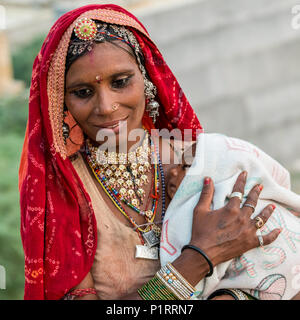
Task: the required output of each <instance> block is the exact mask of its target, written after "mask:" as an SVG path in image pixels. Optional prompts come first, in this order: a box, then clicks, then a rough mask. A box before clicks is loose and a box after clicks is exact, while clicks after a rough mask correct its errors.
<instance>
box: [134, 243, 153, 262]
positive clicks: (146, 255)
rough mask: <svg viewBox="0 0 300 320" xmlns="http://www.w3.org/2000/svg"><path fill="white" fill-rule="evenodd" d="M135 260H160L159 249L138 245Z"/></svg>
mask: <svg viewBox="0 0 300 320" xmlns="http://www.w3.org/2000/svg"><path fill="white" fill-rule="evenodd" d="M135 258H136V259H150V260H157V259H158V247H152V248H149V247H148V246H146V245H144V246H143V245H136V246H135Z"/></svg>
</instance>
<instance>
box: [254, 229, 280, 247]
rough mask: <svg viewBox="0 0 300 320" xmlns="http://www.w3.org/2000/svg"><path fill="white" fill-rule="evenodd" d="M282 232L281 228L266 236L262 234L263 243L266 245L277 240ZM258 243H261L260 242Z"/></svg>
mask: <svg viewBox="0 0 300 320" xmlns="http://www.w3.org/2000/svg"><path fill="white" fill-rule="evenodd" d="M280 232H281V229H274V230H273V231H271V232H270V233H268V234H266V235H265V236H262V237H263V245H264V246H266V245H268V244H270V243H272V242H273V241H275V240H276V239H277V237H278V236H279V235H280ZM258 242H259V241H258ZM258 245H260V243H259V244H258Z"/></svg>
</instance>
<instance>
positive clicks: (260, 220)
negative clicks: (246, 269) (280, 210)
mask: <svg viewBox="0 0 300 320" xmlns="http://www.w3.org/2000/svg"><path fill="white" fill-rule="evenodd" d="M275 208H276V206H275V205H274V204H270V205H268V206H266V207H265V208H264V209H263V211H262V212H261V213H260V214H259V215H257V216H256V217H255V218H254V219H253V220H254V227H255V233H256V232H257V229H260V228H258V227H259V225H260V224H262V225H264V224H265V223H266V222H267V221H268V219H269V218H270V217H271V215H272V213H273V212H274V210H275ZM280 232H281V229H274V230H273V231H271V232H270V233H268V234H267V235H264V236H262V235H258V236H256V238H257V239H256V242H257V243H256V244H257V246H261V245H268V244H270V243H272V242H273V241H274V240H276V239H277V237H278V236H279V234H280ZM259 237H262V243H261V241H260V239H259Z"/></svg>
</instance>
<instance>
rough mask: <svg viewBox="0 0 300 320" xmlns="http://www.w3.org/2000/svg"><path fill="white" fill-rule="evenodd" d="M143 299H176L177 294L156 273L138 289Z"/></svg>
mask: <svg viewBox="0 0 300 320" xmlns="http://www.w3.org/2000/svg"><path fill="white" fill-rule="evenodd" d="M138 294H139V295H140V297H141V298H142V299H143V300H178V298H177V296H176V295H175V294H174V293H173V292H172V291H171V290H169V289H168V287H167V286H166V285H165V284H164V283H163V282H162V281H161V279H160V278H159V277H157V276H156V275H155V276H154V277H153V278H152V279H151V280H150V281H148V282H147V283H146V284H144V285H143V286H142V288H141V289H138Z"/></svg>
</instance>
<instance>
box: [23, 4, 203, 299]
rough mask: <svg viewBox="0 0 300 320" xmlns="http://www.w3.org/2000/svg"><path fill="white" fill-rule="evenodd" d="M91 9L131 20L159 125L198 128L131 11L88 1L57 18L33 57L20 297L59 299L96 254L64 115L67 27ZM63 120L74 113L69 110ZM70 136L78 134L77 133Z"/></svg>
mask: <svg viewBox="0 0 300 320" xmlns="http://www.w3.org/2000/svg"><path fill="white" fill-rule="evenodd" d="M90 13H92V15H89V16H90V17H94V18H95V19H96V18H98V20H102V21H106V22H112V23H118V24H121V25H125V26H128V27H129V28H130V30H131V31H132V32H133V33H134V35H135V36H136V38H137V39H138V41H139V43H140V46H141V49H142V51H143V53H144V56H145V59H146V62H145V66H146V69H147V71H148V74H149V76H150V78H151V80H152V82H153V83H154V84H155V85H156V87H157V89H158V95H157V100H158V101H159V103H160V105H161V107H160V116H159V119H158V121H157V123H156V127H157V128H158V129H161V128H167V129H172V128H179V129H181V130H183V129H195V130H196V129H201V126H200V123H199V121H198V119H197V116H196V114H195V113H194V111H193V110H192V108H191V106H190V105H189V103H188V101H187V100H186V98H185V95H184V94H183V92H182V90H181V88H180V87H179V85H178V83H177V80H176V78H175V77H174V75H173V73H172V72H171V71H170V69H169V68H168V66H167V65H166V63H165V62H164V60H163V58H162V56H161V54H160V52H159V51H158V49H157V48H156V46H155V45H154V43H153V42H152V41H151V39H150V38H149V36H148V33H147V31H146V30H145V28H144V27H143V25H142V24H141V23H140V22H139V21H138V20H137V19H136V18H135V17H134V16H133V15H132V14H130V13H129V12H127V11H126V10H124V9H123V8H121V7H119V6H116V5H88V6H84V7H81V8H79V9H75V10H73V11H70V12H68V13H66V14H65V15H63V16H62V17H60V18H59V19H58V21H57V22H56V23H55V24H54V26H53V27H52V28H51V30H50V32H49V34H48V36H47V37H46V40H45V41H44V43H43V46H42V48H41V51H40V53H39V54H38V56H37V57H36V59H35V61H34V65H33V72H32V82H31V88H30V99H29V117H28V122H27V128H26V134H25V140H24V146H23V150H22V156H21V163H20V169H19V190H20V206H21V237H22V242H23V247H24V253H25V294H24V298H25V299H61V298H62V297H63V296H64V295H65V294H66V293H67V292H68V291H69V290H70V289H71V288H73V287H74V286H76V285H77V284H78V283H80V282H81V281H82V280H83V279H84V277H85V276H86V274H87V273H88V271H89V270H90V268H91V266H92V263H93V259H94V255H95V250H96V245H97V229H96V220H95V217H94V211H93V208H92V205H91V200H90V197H89V195H88V194H87V192H86V191H85V189H84V186H83V184H82V182H81V180H80V178H79V176H78V175H77V173H76V171H75V169H74V167H73V165H72V162H71V160H70V159H69V157H68V156H69V155H71V154H72V153H74V152H76V151H77V150H78V147H77V149H76V146H75V149H74V146H73V147H72V146H70V145H67V146H64V144H63V143H62V141H63V140H62V121H61V120H62V114H63V95H64V89H63V88H64V65H65V56H66V54H65V53H66V49H67V46H68V41H69V39H70V34H71V33H70V32H71V31H72V28H73V27H72V26H73V24H74V21H75V20H76V19H78V18H79V17H82V16H83V15H84V14H90ZM70 30H71V31H70ZM58 52H60V53H58ZM68 121H69V122H70V123H72V121H73V122H74V119H72V117H71V116H70V117H69V120H68ZM77 130H79V131H80V129H78V126H77ZM74 135H76V136H77V141H82V132H78V131H77V132H75V133H74ZM73 138H74V139H75V138H76V137H73ZM72 140H73V139H72ZM73 141H74V140H73Z"/></svg>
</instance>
